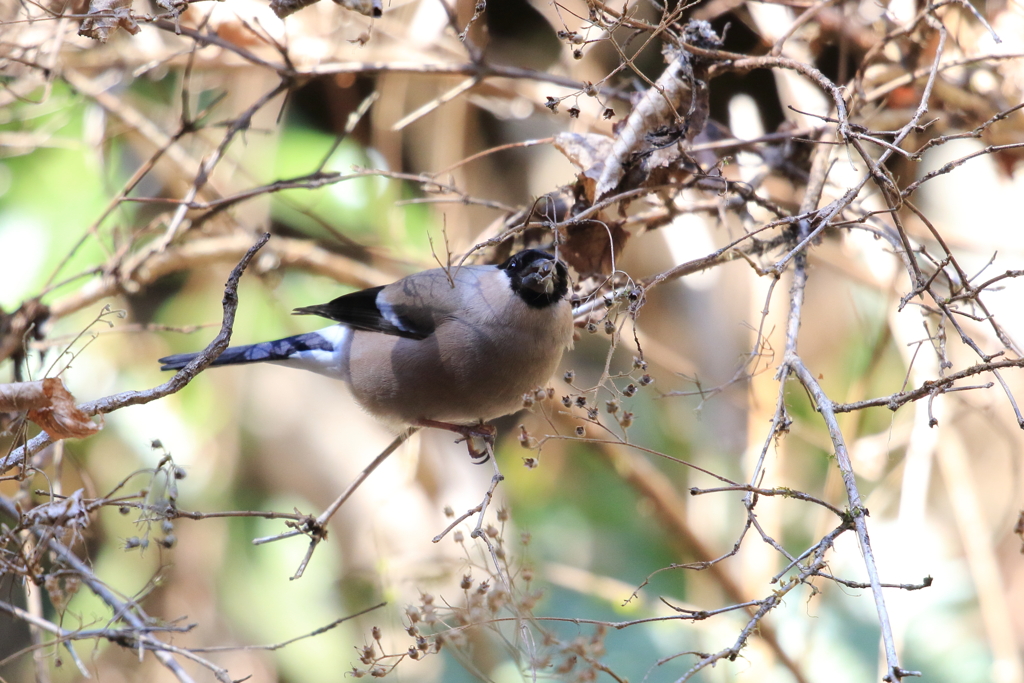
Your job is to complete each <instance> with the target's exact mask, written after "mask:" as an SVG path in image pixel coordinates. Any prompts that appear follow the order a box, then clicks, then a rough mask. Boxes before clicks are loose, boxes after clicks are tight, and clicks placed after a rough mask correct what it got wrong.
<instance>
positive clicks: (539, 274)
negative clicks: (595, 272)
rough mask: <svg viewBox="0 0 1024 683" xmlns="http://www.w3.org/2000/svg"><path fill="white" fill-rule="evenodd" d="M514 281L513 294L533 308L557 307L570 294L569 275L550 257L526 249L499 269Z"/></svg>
mask: <svg viewBox="0 0 1024 683" xmlns="http://www.w3.org/2000/svg"><path fill="white" fill-rule="evenodd" d="M498 268H500V269H501V270H504V271H505V272H506V273H507V274H508V277H509V280H511V281H512V291H513V292H515V293H516V294H518V295H519V298H520V299H522V300H523V301H525V302H526V303H527V304H529V305H530V306H532V307H534V308H544V307H545V306H550V305H551V304H554V303H558V302H559V301H561V300H562V299H564V298H565V295H566V294H568V293H569V271H568V269H567V268H566V267H565V264H564V263H562V262H561V261H559V260H557V259H556V258H555V257H553V256H552V255H551V254H547V253H545V252H543V251H540V250H538V249H526V250H525V251H521V252H519V253H518V254H515V255H513V256H512V257H511V258H509V259H508V260H507V261H505V262H504V263H502V264H501V265H500V266H498Z"/></svg>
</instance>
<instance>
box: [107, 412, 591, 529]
mask: <svg viewBox="0 0 1024 683" xmlns="http://www.w3.org/2000/svg"><path fill="white" fill-rule="evenodd" d="M562 405H563V406H565V407H566V408H572V396H563V397H562ZM122 509H123V510H125V513H124V514H127V510H126V509H125V508H122Z"/></svg>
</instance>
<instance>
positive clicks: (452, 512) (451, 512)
mask: <svg viewBox="0 0 1024 683" xmlns="http://www.w3.org/2000/svg"><path fill="white" fill-rule="evenodd" d="M444 516H445V517H447V518H448V519H451V518H452V517H454V516H455V510H452V506H451V505H445V506H444Z"/></svg>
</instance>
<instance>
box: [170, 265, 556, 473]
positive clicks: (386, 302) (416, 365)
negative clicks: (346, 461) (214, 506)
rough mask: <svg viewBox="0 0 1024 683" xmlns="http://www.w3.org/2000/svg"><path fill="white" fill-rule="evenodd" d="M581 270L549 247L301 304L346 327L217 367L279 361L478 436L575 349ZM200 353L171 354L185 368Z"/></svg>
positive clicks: (412, 416)
mask: <svg viewBox="0 0 1024 683" xmlns="http://www.w3.org/2000/svg"><path fill="white" fill-rule="evenodd" d="M569 289H570V281H569V272H568V269H567V268H566V266H565V264H564V263H563V262H562V261H560V260H559V259H557V258H556V257H554V256H552V255H550V254H548V253H546V252H544V251H541V250H539V249H526V250H523V251H520V252H518V253H516V254H514V255H512V256H511V257H509V258H508V259H507V260H505V261H504V262H503V263H500V264H497V265H462V266H452V267H449V268H434V269H431V270H424V271H421V272H418V273H414V274H412V275H409V276H407V277H405V278H402V279H401V280H398V281H397V282H394V283H392V284H390V285H385V286H381V287H373V288H370V289H364V290H362V291H357V292H353V293H350V294H345V295H343V296H340V297H338V298H336V299H334V300H332V301H330V302H328V303H325V304H319V305H315V306H305V307H302V308H297V309H295V310H294V312H293V313H294V314H295V315H317V316H321V317H324V318H327V319H329V320H333V321H335V322H336V323H337V324H335V325H332V326H330V327H326V328H324V329H321V330H317V331H314V332H307V333H305V334H299V335H295V336H292V337H286V338H284V339H278V340H275V341H268V342H261V343H258V344H249V345H246V346H234V347H229V348H228V349H226V350H225V351H224V352H223V353H221V354H220V355H219V356H218V357H217V358H216V359H215V360H214V361H213V363H211V365H214V366H218V365H236V364H242V363H261V362H267V363H274V364H277V365H283V366H287V367H293V368H300V369H304V370H311V371H313V372H316V373H319V374H322V375H326V376H328V377H333V378H335V379H340V380H343V381H344V382H346V383H347V384H348V386H349V388H350V390H351V393H352V395H353V397H354V398H355V400H356V402H357V403H358V404H359V405H360V406H361V407H362V408H363V409H364V410H366V411H367V412H369V413H370V414H371V415H373V416H375V417H376V418H378V419H379V420H381V421H383V422H384V423H385V424H387V425H390V426H392V427H397V428H408V427H437V428H442V429H449V430H451V431H454V432H458V433H460V434H462V435H463V436H464V437H465V438H466V440H467V443H468V444H469V448H470V454H471V455H474V458H476V457H479V456H480V455H481V454H480V453H479V452H478V451H476V450H475V449H474V448H473V446H472V442H471V440H470V437H473V436H482V437H484V438H485V439H486V438H488V437H489V438H490V439H491V441H492V442H493V436H494V430H493V428H491V427H489V426H487V425H485V424H484V423H486V422H487V421H489V420H492V419H494V418H497V417H501V416H503V415H507V414H509V413H513V412H515V411H517V410H518V409H520V408H521V407H522V406H523V402H524V395H525V394H527V393H531V392H533V391H535V390H536V389H537V388H538V387H540V386H542V385H543V384H544V383H545V382H547V380H548V379H550V377H551V375H552V374H553V373H554V371H555V370H556V369H557V367H558V364H559V362H560V361H561V358H562V354H563V351H564V350H565V349H567V348H571V347H572V340H573V314H572V305H571V303H570V297H569V296H568V294H569ZM197 355H199V354H198V353H182V354H176V355H172V356H166V357H164V358H161V359H160V363H161V364H162V365H161V370H179V369H181V368H183V367H185V365H187V364H188V363H189V362H190V361H191V360H192V359H193V358H195V357H196V356H197Z"/></svg>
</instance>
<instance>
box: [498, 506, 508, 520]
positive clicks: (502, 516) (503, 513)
mask: <svg viewBox="0 0 1024 683" xmlns="http://www.w3.org/2000/svg"><path fill="white" fill-rule="evenodd" d="M498 521H499V522H507V521H508V508H506V507H500V508H498Z"/></svg>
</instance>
